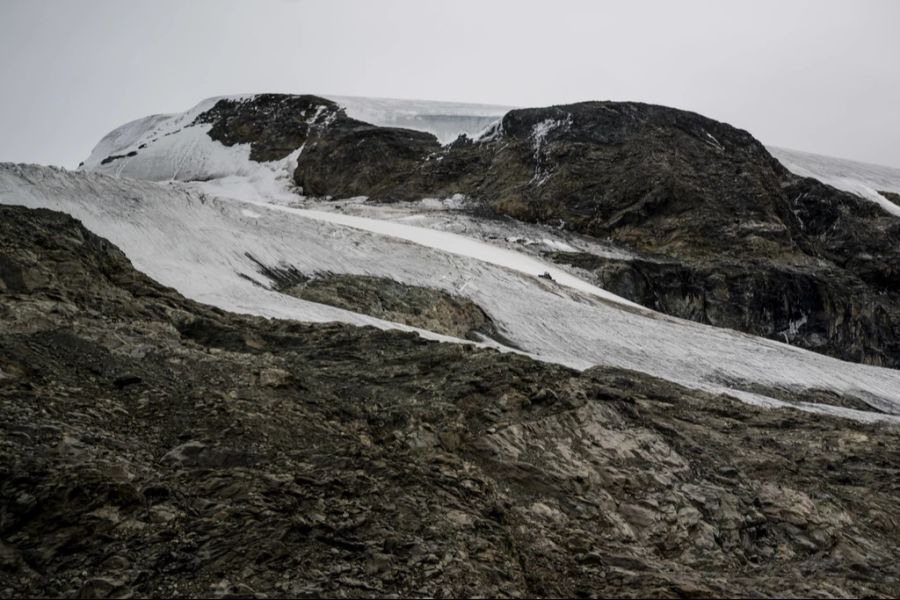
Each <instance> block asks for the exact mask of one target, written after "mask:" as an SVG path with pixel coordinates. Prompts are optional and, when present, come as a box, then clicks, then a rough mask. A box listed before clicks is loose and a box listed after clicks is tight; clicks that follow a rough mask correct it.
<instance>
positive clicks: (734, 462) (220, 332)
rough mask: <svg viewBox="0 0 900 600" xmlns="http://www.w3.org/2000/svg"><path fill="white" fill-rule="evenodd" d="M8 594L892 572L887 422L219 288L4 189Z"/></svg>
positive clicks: (749, 589) (746, 584) (737, 585)
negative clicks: (309, 313) (372, 322)
mask: <svg viewBox="0 0 900 600" xmlns="http://www.w3.org/2000/svg"><path fill="white" fill-rule="evenodd" d="M0 293H2V295H3V302H2V303H0V322H2V327H0V403H2V410H0V419H2V426H0V590H2V593H3V595H4V596H23V595H27V596H47V595H49V596H76V595H80V596H81V597H99V596H124V595H128V594H133V595H138V596H172V595H179V596H207V595H216V596H229V595H230V596H235V595H243V596H247V595H252V594H261V595H265V596H272V597H280V596H298V595H301V594H308V595H328V596H383V595H390V594H402V595H416V596H423V595H433V596H463V595H481V596H485V595H490V596H535V595H539V596H574V595H579V596H591V595H598V596H631V597H634V596H684V595H695V596H704V595H719V596H721V595H737V596H750V595H760V594H762V595H780V596H783V595H802V596H834V595H839V596H851V595H852V596H863V595H870V596H897V595H898V594H900V587H898V585H900V584H898V581H900V570H898V566H897V562H896V560H895V558H896V556H897V554H898V552H900V539H898V538H897V536H896V534H895V532H896V528H897V523H896V514H897V513H898V510H900V493H898V492H900V489H898V486H897V481H898V475H900V454H898V448H900V444H898V442H900V438H898V435H900V432H898V430H897V428H896V427H894V426H888V425H883V424H881V425H863V424H859V423H854V422H848V421H846V420H842V419H833V418H830V417H825V416H821V415H809V414H806V413H802V412H797V411H793V410H791V409H783V410H764V409H759V408H754V407H750V406H747V405H745V404H742V403H739V402H736V401H733V400H730V399H728V398H727V397H713V396H710V395H708V394H704V393H702V392H697V391H691V390H687V389H685V388H682V387H679V386H677V385H674V384H671V383H667V382H665V381H662V380H658V379H654V378H651V377H647V376H644V375H640V374H637V373H633V372H628V371H620V370H614V369H601V368H597V369H592V370H588V371H587V372H585V373H578V372H576V371H572V370H569V369H566V368H563V367H558V366H553V365H548V364H542V363H537V362H534V361H532V360H530V359H528V358H526V357H522V356H517V355H511V354H500V353H497V352H495V351H490V350H482V349H477V348H474V347H470V346H465V345H455V344H442V343H437V342H427V341H424V340H422V339H421V338H419V337H417V336H416V335H414V334H408V333H400V332H384V331H378V330H375V329H373V328H355V327H350V326H345V325H327V324H326V325H309V324H299V323H296V322H286V321H269V320H264V319H260V318H253V317H241V316H237V315H233V314H228V313H225V312H222V311H220V310H217V309H212V308H209V307H206V306H203V305H200V304H197V303H194V302H191V301H188V300H186V299H184V298H182V297H181V296H179V295H178V294H177V293H175V292H174V291H173V290H170V289H167V288H164V287H161V286H159V285H158V284H156V283H155V282H153V281H152V280H150V279H148V278H147V277H146V276H144V275H142V274H140V273H138V272H136V271H135V270H133V269H132V267H131V265H130V264H129V263H128V261H127V260H126V259H125V258H124V256H123V255H122V253H121V252H119V251H118V250H117V249H116V248H115V247H114V246H112V245H111V244H110V243H109V242H107V241H105V240H103V239H102V238H98V237H97V236H94V235H93V234H91V233H89V232H88V231H87V230H85V229H84V228H83V227H82V226H81V225H80V224H79V223H78V222H77V221H75V220H74V219H72V218H70V217H67V216H64V215H61V214H59V213H53V212H50V211H46V210H28V209H24V208H16V207H0Z"/></svg>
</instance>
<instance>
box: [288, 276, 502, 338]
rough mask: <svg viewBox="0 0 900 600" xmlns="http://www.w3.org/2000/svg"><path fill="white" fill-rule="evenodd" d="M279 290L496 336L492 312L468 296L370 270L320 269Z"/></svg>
mask: <svg viewBox="0 0 900 600" xmlns="http://www.w3.org/2000/svg"><path fill="white" fill-rule="evenodd" d="M280 291H282V292H284V293H285V294H290V295H291V296H296V297H298V298H303V299H304V300H309V301H311V302H318V303H320V304H329V305H331V306H338V307H340V308H346V309H347V310H352V311H354V312H360V313H363V314H366V315H372V316H373V317H378V318H381V319H385V320H388V321H395V322H398V323H405V324H407V325H412V326H413V327H420V328H423V329H427V330H429V331H435V332H437V333H443V334H444V335H450V336H453V337H459V338H467V339H475V340H477V339H479V336H486V337H496V336H497V329H496V327H494V323H493V322H492V321H491V318H490V317H489V316H488V315H487V314H486V313H485V312H484V311H483V310H482V309H481V308H480V307H479V306H478V305H477V304H475V303H474V302H472V301H471V300H469V299H468V298H463V297H457V296H452V295H450V294H448V293H446V292H443V291H441V290H435V289H431V288H425V287H418V286H412V285H405V284H402V283H399V282H396V281H394V280H393V279H387V278H386V277H374V276H370V275H349V274H344V273H324V274H317V275H316V276H315V277H311V278H307V279H305V281H302V282H297V283H294V284H292V285H288V286H286V287H283V288H282V289H281V290H280Z"/></svg>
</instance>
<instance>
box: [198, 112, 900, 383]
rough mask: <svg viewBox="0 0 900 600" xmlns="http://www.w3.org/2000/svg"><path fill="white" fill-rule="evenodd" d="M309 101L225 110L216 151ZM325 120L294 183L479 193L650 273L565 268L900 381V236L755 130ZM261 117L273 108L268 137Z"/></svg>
mask: <svg viewBox="0 0 900 600" xmlns="http://www.w3.org/2000/svg"><path fill="white" fill-rule="evenodd" d="M300 98H307V97H300ZM295 102H298V100H297V99H296V98H294V97H289V96H274V95H266V96H259V97H257V99H256V100H241V101H231V100H222V101H220V102H219V103H218V104H216V106H215V107H214V108H213V109H212V110H211V111H209V112H208V113H205V115H203V116H201V117H200V119H201V120H204V121H208V122H211V123H214V125H213V127H212V129H211V130H210V135H211V136H212V137H213V139H216V140H218V141H221V142H223V143H225V144H232V143H236V142H237V141H243V142H249V143H251V144H252V145H253V146H252V147H253V148H254V149H253V151H252V152H257V150H256V148H257V147H263V146H271V145H272V141H273V140H278V139H280V137H283V135H285V134H284V133H283V132H285V131H294V125H293V123H294V121H293V120H291V119H293V117H291V118H287V117H282V116H280V115H282V114H294V115H296V113H293V112H291V110H288V108H283V109H278V110H275V109H272V108H271V105H275V106H283V107H289V106H290V105H291V103H295ZM304 102H307V103H309V102H310V101H308V100H304ZM314 104H316V105H317V106H319V107H321V108H318V109H317V110H318V112H317V113H315V114H316V115H317V116H316V118H315V120H316V123H321V127H317V128H313V129H310V130H309V131H308V132H306V133H304V134H303V135H302V136H301V137H302V138H303V139H302V144H303V150H302V152H301V153H300V154H299V156H298V158H297V163H296V168H295V169H294V171H293V177H294V181H295V183H296V184H297V185H298V186H299V187H300V188H301V189H302V190H303V192H304V193H306V194H310V195H314V196H325V197H348V196H356V195H366V196H369V197H370V198H371V199H373V200H381V201H397V200H412V199H419V198H422V197H432V196H436V197H446V196H451V195H453V194H464V195H467V196H469V197H470V198H471V199H473V200H474V201H475V202H476V203H477V204H478V206H479V207H480V208H479V214H482V215H484V214H494V215H504V216H511V217H514V218H516V219H520V220H524V221H531V222H539V223H545V224H548V225H553V226H563V227H565V228H567V229H569V230H572V231H576V232H580V233H585V234H588V235H591V236H594V237H596V238H599V239H603V240H611V241H613V242H615V243H618V244H620V245H621V246H623V247H626V248H627V249H629V250H630V251H632V252H634V253H636V254H637V255H638V259H637V260H634V261H618V260H608V259H606V258H604V257H601V256H584V257H571V256H560V257H557V258H559V259H560V261H561V262H562V263H565V264H570V265H571V264H577V265H578V266H581V267H586V268H588V269H589V270H590V271H591V272H592V273H593V276H594V278H595V280H596V281H597V282H598V283H599V284H600V285H603V286H606V287H608V288H609V289H610V290H611V291H613V292H614V293H616V294H619V295H622V296H625V297H627V298H629V299H632V300H634V301H637V302H639V303H642V304H644V305H646V306H649V307H651V308H654V309H657V310H660V311H662V312H667V313H669V314H672V315H675V316H679V317H683V318H689V319H693V320H696V321H700V322H703V323H709V324H712V325H717V326H723V327H731V328H735V329H739V330H741V331H745V332H748V333H752V334H754V335H762V336H766V337H770V338H772V339H777V340H780V341H788V342H790V343H792V344H796V345H799V346H801V347H804V348H808V349H813V350H816V351H819V352H822V353H825V354H829V355H831V356H836V357H839V358H843V359H847V360H853V361H857V362H864V363H869V364H875V365H882V366H888V367H897V366H900V342H898V340H900V288H898V282H900V272H898V266H897V265H900V220H898V219H897V217H895V216H893V215H891V214H889V213H887V212H885V211H884V210H882V209H881V208H880V207H879V206H878V205H876V204H874V203H872V202H870V201H867V200H865V199H863V198H861V197H858V196H855V195H853V194H850V193H847V192H843V191H840V190H837V189H835V188H832V187H829V186H827V185H825V184H822V183H820V182H818V181H816V180H814V179H811V178H802V177H798V176H796V175H793V174H792V173H790V172H789V171H787V170H786V169H785V168H784V167H783V166H782V165H781V164H780V163H779V162H778V161H777V160H775V159H774V158H773V157H772V156H771V155H770V154H769V153H768V151H767V150H766V149H765V148H764V147H763V146H762V145H761V144H760V143H759V142H757V141H756V140H755V139H753V137H752V136H751V135H750V134H748V133H747V132H745V131H742V130H739V129H735V128H733V127H731V126H729V125H726V124H724V123H719V122H716V121H713V120H711V119H707V118H705V117H702V116H700V115H697V114H694V113H689V112H685V111H680V110H675V109H670V108H665V107H659V106H652V105H645V104H639V103H617V102H588V103H581V104H574V105H569V106H556V107H549V108H541V109H526V110H513V111H510V112H509V113H507V114H506V115H505V116H504V117H503V118H502V119H501V120H499V121H498V123H497V125H496V126H495V127H494V128H493V130H491V131H488V132H486V134H485V135H483V136H482V137H480V138H478V139H477V140H474V141H473V140H472V139H469V138H465V137H461V138H460V139H458V140H457V141H456V142H454V143H451V144H448V145H445V146H441V145H440V144H439V143H438V141H437V139H436V138H434V137H433V136H431V135H429V134H427V133H423V132H414V131H409V130H403V129H394V128H388V127H377V126H373V125H369V124H366V123H362V122H360V121H356V120H354V119H350V118H349V117H347V116H346V114H345V113H344V112H343V111H342V110H340V108H339V107H338V106H337V105H336V104H334V103H332V102H330V101H327V100H324V99H317V100H315V102H314ZM260 107H269V108H267V109H266V115H267V116H266V125H265V127H262V128H261V127H260V126H258V125H257V123H258V119H259V112H260V110H261V108H260ZM304 110H306V111H308V110H309V109H308V108H307V109H304ZM302 114H307V113H302ZM223 115H224V116H223ZM323 115H327V116H323ZM238 130H240V131H244V132H245V133H246V135H244V137H241V136H237V135H235V133H234V132H237V131H238ZM310 132H312V133H310ZM299 142H301V140H300V138H299V137H298V138H297V139H295V140H292V142H291V143H290V144H285V145H283V147H282V148H281V150H280V151H279V152H277V153H276V154H271V155H266V157H267V158H271V159H276V158H281V157H283V156H285V155H287V153H288V152H289V148H290V147H291V145H292V144H294V143H299ZM252 155H253V153H251V156H252Z"/></svg>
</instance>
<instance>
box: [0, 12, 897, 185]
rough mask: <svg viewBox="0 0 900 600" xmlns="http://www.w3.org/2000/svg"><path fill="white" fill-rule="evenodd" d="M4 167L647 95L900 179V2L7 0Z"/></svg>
mask: <svg viewBox="0 0 900 600" xmlns="http://www.w3.org/2000/svg"><path fill="white" fill-rule="evenodd" d="M0 86H2V87H0V161H16V162H37V163H44V164H57V165H63V166H67V167H74V166H75V165H77V164H78V162H79V161H81V160H83V159H84V158H85V157H87V155H88V154H89V153H90V150H91V148H92V147H93V145H94V144H95V143H96V142H97V141H98V140H99V139H100V138H101V137H102V136H103V135H104V134H105V133H107V132H108V131H109V130H111V129H113V128H114V127H116V126H118V125H120V124H122V123H124V122H126V121H129V120H132V119H135V118H138V117H141V116H144V115H148V114H152V113H162V112H180V111H182V110H186V109H187V108H189V107H191V106H192V105H194V104H196V103H197V102H198V101H200V100H201V99H203V98H206V97H210V96H218V95H223V94H231V93H245V92H297V93H320V94H340V95H355V96H380V97H391V98H414V99H436V100H454V101H463V102H478V103H489V104H505V105H516V106H543V105H548V104H559V103H566V102H575V101H579V100H600V99H603V100H640V101H645V102H652V103H657V104H666V105H670V106H676V107H679V108H684V109H689V110H693V111H697V112H700V113H702V114H705V115H707V116H710V117H713V118H716V119H719V120H723V121H727V122H729V123H731V124H733V125H735V126H738V127H741V128H744V129H748V130H749V131H750V132H751V133H753V134H754V135H755V136H756V137H758V138H759V139H761V140H762V141H763V142H765V143H767V144H773V145H778V146H785V147H789V148H795V149H800V150H807V151H811V152H817V153H820V154H829V155H833V156H841V157H846V158H853V159H857V160H862V161H867V162H875V163H881V164H886V165H891V166H895V167H900V1H896V0H867V1H861V0H853V1H849V0H848V1H844V2H835V1H830V0H809V1H791V0H778V1H771V2H770V1H761V0H752V1H748V2H738V1H722V0H714V1H713V0H710V1H685V0H679V1H677V2H675V1H649V0H648V1H633V0H629V1H628V2H625V1H622V0H617V1H614V2H600V1H584V2H574V1H571V2H570V1H560V0H554V1H552V2H551V1H546V2H540V3H539V2H527V1H523V0H516V1H510V2H499V1H493V2H492V1H488V0H479V1H475V2H466V1H460V0H454V1H452V2H451V1H449V0H446V1H442V2H437V1H425V0H410V1H375V0H360V1H341V0H323V1H304V0H252V1H250V0H247V1H228V0H127V1H125V0H58V1H50V0H44V1H42V0H0Z"/></svg>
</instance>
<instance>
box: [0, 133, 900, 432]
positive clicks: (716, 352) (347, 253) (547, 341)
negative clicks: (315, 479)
mask: <svg viewBox="0 0 900 600" xmlns="http://www.w3.org/2000/svg"><path fill="white" fill-rule="evenodd" d="M231 150H232V149H227V151H231ZM223 151H225V150H224V149H223ZM0 202H2V203H4V204H22V205H25V206H29V207H33V208H50V209H54V210H60V211H62V212H66V213H68V214H71V215H72V216H74V217H76V218H78V219H80V220H81V221H82V222H83V223H84V224H85V225H86V226H87V227H88V228H89V229H91V230H92V231H95V232H97V233H98V234H100V235H102V236H104V237H106V238H108V239H109V240H110V241H111V242H113V243H115V244H116V245H117V246H119V247H120V248H121V249H122V250H123V251H124V252H125V253H126V255H127V256H128V257H129V258H130V259H131V260H132V262H133V263H134V264H135V266H136V267H137V268H138V269H140V270H142V271H144V272H145V273H147V274H148V275H150V276H151V277H153V278H154V279H156V280H158V281H160V282H161V283H163V284H165V285H169V286H171V287H173V288H175V289H177V290H178V291H179V292H181V293H183V294H184V295H185V296H187V297H189V298H192V299H195V300H198V301H201V302H205V303H208V304H212V305H215V306H218V307H220V308H223V309H226V310H231V311H236V312H241V313H248V314H256V315H262V316H266V317H274V318H288V319H298V320H305V321H342V322H346V323H351V324H355V325H374V326H377V327H382V328H387V327H392V328H393V327H395V328H400V329H405V330H411V329H412V328H409V327H406V326H402V325H399V324H396V323H390V322H386V321H381V320H379V319H375V318H372V317H368V316H365V315H360V314H356V313H353V312H350V311H345V310H342V309H338V308H334V307H330V306H324V305H320V304H316V303H312V302H306V301H303V300H299V299H296V298H293V297H290V296H286V295H284V294H280V293H278V292H276V291H273V290H272V289H270V282H268V281H266V279H265V278H264V277H263V276H262V275H260V274H259V273H258V272H257V266H256V263H255V261H260V262H262V263H263V264H266V265H271V266H292V267H294V268H297V269H298V270H300V271H302V272H304V273H316V272H321V271H331V272H335V273H354V274H366V275H376V276H382V277H390V278H392V279H395V280H397V281H399V282H401V283H406V284H410V285H419V286H427V287H433V288H437V289H441V290H445V291H448V292H451V293H455V294H459V295H463V296H465V297H467V298H469V299H471V300H472V301H474V302H476V303H477V304H478V305H479V306H481V307H482V308H483V309H484V310H485V311H486V312H487V313H488V314H489V315H490V316H491V318H492V319H493V320H494V322H495V324H496V325H497V327H498V329H499V330H500V331H501V332H502V333H503V335H504V336H505V337H506V338H507V339H508V340H510V345H511V346H513V347H510V348H504V349H505V350H508V351H519V352H524V353H527V354H529V355H531V356H533V357H535V358H537V359H539V360H543V361H550V362H555V363H560V364H564V365H567V366H570V367H573V368H576V369H585V368H588V367H591V366H593V365H597V364H601V365H610V366H616V367H623V368H627V369H633V370H636V371H641V372H644V373H648V374H651V375H655V376H658V377H662V378H665V379H668V380H670V381H674V382H677V383H680V384H683V385H686V386H689V387H693V388H697V389H703V390H707V391H711V392H713V393H722V394H728V395H731V396H734V397H737V398H739V399H741V400H744V401H746V402H751V403H754V404H759V405H764V406H782V405H785V404H786V403H785V402H784V401H783V400H780V399H779V398H778V396H779V395H780V394H778V393H775V392H782V393H784V394H788V393H793V392H802V391H803V390H813V389H825V390H832V391H834V392H837V393H839V394H842V395H847V396H850V397H854V398H857V399H859V400H861V401H862V402H865V403H866V404H868V405H870V406H872V407H873V408H874V409H875V411H880V412H875V411H871V412H870V411H862V410H855V409H849V408H844V407H838V406H830V405H825V404H814V403H802V402H796V403H791V405H792V406H795V407H797V408H800V409H803V410H807V411H812V412H820V413H827V414H836V415H842V416H846V417H851V418H855V419H859V420H865V421H873V420H888V421H894V422H900V416H898V415H900V372H897V371H893V370H890V369H882V368H878V367H871V366H867V365H859V364H853V363H846V362H842V361H839V360H837V359H833V358H830V357H826V356H823V355H819V354H815V353H812V352H808V351H804V350H801V349H798V348H795V347H792V346H789V345H786V344H781V343H779V342H774V341H770V340H765V339H761V338H756V337H753V336H749V335H746V334H742V333H739V332H735V331H731V330H727V329H717V328H714V327H710V326H706V325H701V324H697V323H693V322H689V321H683V320H680V319H675V318H672V317H668V316H665V315H661V314H659V313H655V312H653V311H650V310H648V309H645V308H641V307H636V306H634V305H632V304H631V303H629V302H627V301H625V300H622V299H619V298H617V297H615V296H613V295H611V294H608V293H607V292H605V291H603V290H599V289H598V288H596V287H595V286H592V285H591V284H589V283H587V282H583V281H579V280H578V279H577V278H575V277H573V276H570V277H572V278H571V279H566V278H565V277H563V275H564V274H560V273H557V275H559V276H560V281H549V280H545V279H542V278H540V277H537V274H539V273H535V271H543V270H551V269H553V268H554V267H553V266H551V265H546V264H540V261H539V259H538V258H537V257H535V256H531V255H528V254H526V253H517V252H515V251H514V250H512V249H509V248H502V249H501V248H492V247H491V245H490V244H487V243H485V242H484V241H481V240H475V239H472V240H471V242H472V243H470V244H469V245H468V247H459V248H453V247H451V246H454V245H456V244H458V243H460V242H463V241H465V238H464V237H463V236H458V237H441V236H439V235H437V231H436V230H432V229H428V228H424V227H416V226H413V225H409V224H406V223H400V222H397V220H384V219H378V218H373V217H361V216H354V215H346V214H339V213H338V212H335V211H326V210H309V209H303V208H294V207H291V206H285V205H283V204H279V203H268V202H266V201H265V199H264V198H262V197H260V198H258V199H257V200H255V201H253V202H248V201H246V200H239V199H235V198H224V197H217V196H212V195H209V194H208V193H206V192H204V191H203V190H202V188H200V187H199V186H198V185H196V184H194V183H182V182H177V181H168V182H153V181H139V180H134V179H130V178H124V177H115V176H110V175H107V174H104V173H94V172H70V171H65V170H61V169H55V168H51V167H39V166H33V165H9V164H5V165H2V167H0ZM396 210H400V209H396ZM409 210H410V212H411V213H412V212H413V211H414V210H415V208H414V205H413V206H411V207H410V208H409ZM430 210H434V209H433V208H431V209H430ZM444 235H445V236H452V235H458V234H451V233H450V232H444ZM499 250H503V252H498V251H499ZM421 333H422V334H423V335H425V336H426V337H430V338H433V339H440V340H442V341H460V340H452V339H451V338H446V337H444V336H438V335H437V334H432V333H430V332H421ZM484 343H486V344H488V345H492V346H494V347H499V344H497V343H496V342H493V341H491V340H484Z"/></svg>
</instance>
